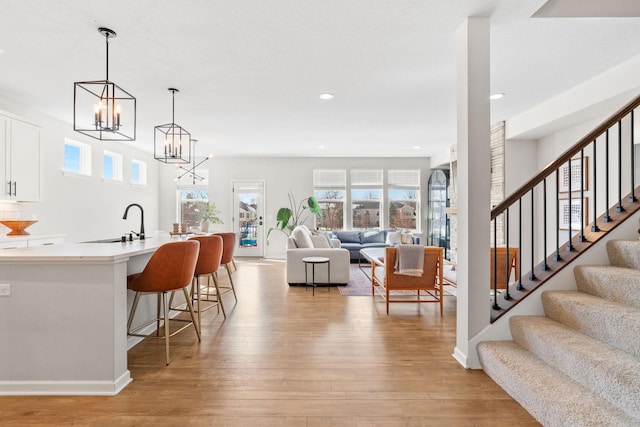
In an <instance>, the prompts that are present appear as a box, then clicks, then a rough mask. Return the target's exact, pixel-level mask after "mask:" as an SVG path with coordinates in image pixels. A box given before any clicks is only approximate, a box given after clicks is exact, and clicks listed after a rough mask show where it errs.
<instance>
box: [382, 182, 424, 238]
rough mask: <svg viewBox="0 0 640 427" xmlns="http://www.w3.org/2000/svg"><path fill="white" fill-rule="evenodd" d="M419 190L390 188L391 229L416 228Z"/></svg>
mask: <svg viewBox="0 0 640 427" xmlns="http://www.w3.org/2000/svg"><path fill="white" fill-rule="evenodd" d="M417 210H418V190H409V189H406V190H399V189H389V229H391V230H399V229H408V230H415V229H416V212H417Z"/></svg>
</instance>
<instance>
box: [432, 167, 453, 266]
mask: <svg viewBox="0 0 640 427" xmlns="http://www.w3.org/2000/svg"><path fill="white" fill-rule="evenodd" d="M428 188H429V191H428V193H427V195H428V198H429V199H428V209H427V212H428V213H429V223H428V232H427V245H430V246H441V247H443V248H444V256H445V258H446V259H449V254H448V251H449V246H450V242H449V234H450V229H449V217H448V215H447V214H446V210H445V209H446V208H447V207H448V206H449V194H448V188H449V172H448V171H446V170H440V169H436V170H434V171H433V172H432V173H431V176H430V177H429V182H428Z"/></svg>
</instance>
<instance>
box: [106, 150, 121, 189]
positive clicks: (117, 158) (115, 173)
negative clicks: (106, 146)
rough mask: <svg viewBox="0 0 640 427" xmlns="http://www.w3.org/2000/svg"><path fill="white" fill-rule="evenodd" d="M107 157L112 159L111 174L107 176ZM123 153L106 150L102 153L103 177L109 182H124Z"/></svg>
mask: <svg viewBox="0 0 640 427" xmlns="http://www.w3.org/2000/svg"><path fill="white" fill-rule="evenodd" d="M107 159H111V168H110V173H111V176H107V164H106V161H107ZM122 163H123V157H122V154H120V153H116V152H114V151H110V150H104V151H103V154H102V179H103V180H104V181H107V182H122Z"/></svg>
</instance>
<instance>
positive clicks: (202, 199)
mask: <svg viewBox="0 0 640 427" xmlns="http://www.w3.org/2000/svg"><path fill="white" fill-rule="evenodd" d="M178 200H179V203H180V223H183V224H187V227H200V223H201V222H202V214H203V213H204V212H205V211H206V210H207V209H208V208H209V190H207V189H204V188H202V189H199V188H181V189H178Z"/></svg>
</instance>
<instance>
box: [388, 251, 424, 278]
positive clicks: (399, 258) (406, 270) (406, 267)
mask: <svg viewBox="0 0 640 427" xmlns="http://www.w3.org/2000/svg"><path fill="white" fill-rule="evenodd" d="M394 267H395V270H396V271H394V274H403V275H405V276H422V272H423V268H424V246H422V245H399V246H398V251H397V253H396V265H395V266H394Z"/></svg>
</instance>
